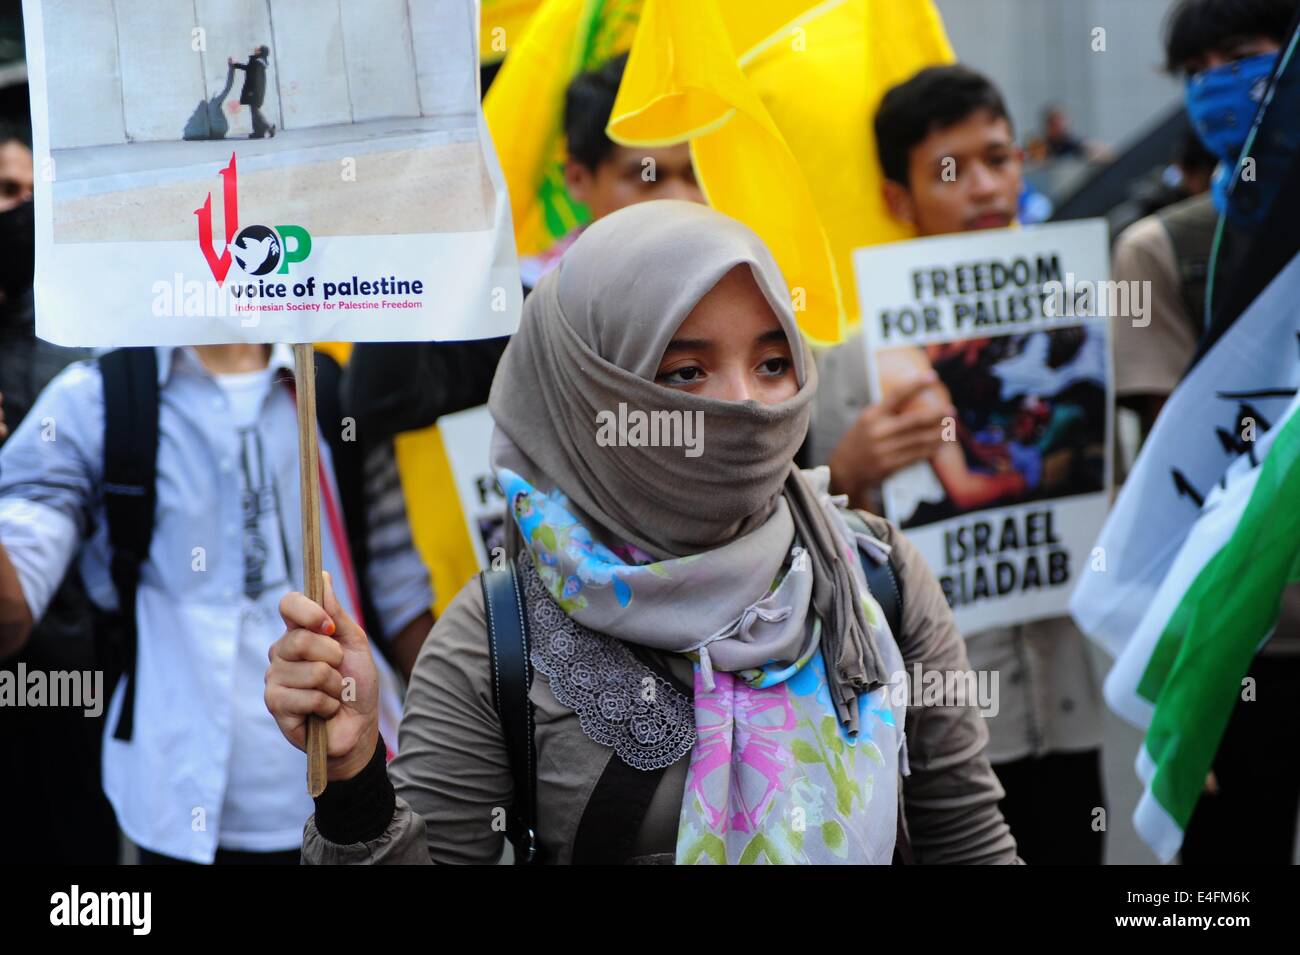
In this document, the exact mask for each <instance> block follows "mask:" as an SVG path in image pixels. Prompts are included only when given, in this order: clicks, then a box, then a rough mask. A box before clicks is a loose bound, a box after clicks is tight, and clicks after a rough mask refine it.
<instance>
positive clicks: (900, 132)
mask: <svg viewBox="0 0 1300 955" xmlns="http://www.w3.org/2000/svg"><path fill="white" fill-rule="evenodd" d="M980 110H985V111H987V112H988V113H990V114H992V116H993V118H994V119H1005V120H1006V121H1007V125H1008V126H1010V125H1012V123H1011V116H1010V114H1008V113H1007V107H1006V103H1004V102H1003V100H1002V94H1001V93H999V92H998V88H997V87H996V86H994V85H993V84H992V83H991V82H989V80H988V78H987V77H985V76H984V75H982V74H980V73H976V72H975V71H974V70H972V69H970V68H969V67H965V66H931V67H927V68H926V69H924V70H922V71H921V72H919V73H917V74H916V75H915V76H913V77H912V78H911V79H910V80H908V81H907V82H905V83H900V84H899V85H898V86H895V87H893V88H892V89H890V90H889V91H888V92H886V93H885V96H884V99H882V100H881V101H880V108H879V109H878V110H876V122H875V128H876V151H877V153H878V154H879V156H880V167H881V169H883V170H884V173H885V178H886V179H889V180H892V181H893V182H897V183H901V184H902V185H904V186H906V185H907V184H908V181H907V168H908V162H909V158H910V156H911V153H912V150H913V149H915V148H916V146H917V145H918V144H920V143H921V142H922V141H923V140H924V139H925V138H926V137H927V136H929V135H930V134H931V133H934V132H937V131H939V130H942V129H947V128H948V127H950V126H955V125H956V124H958V123H960V122H961V121H962V120H964V119H966V118H967V117H968V116H970V115H971V114H972V113H975V112H978V111H980Z"/></svg>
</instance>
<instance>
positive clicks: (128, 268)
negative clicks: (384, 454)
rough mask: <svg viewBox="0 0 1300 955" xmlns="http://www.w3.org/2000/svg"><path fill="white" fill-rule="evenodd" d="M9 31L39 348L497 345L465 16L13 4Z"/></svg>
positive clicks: (484, 160)
mask: <svg viewBox="0 0 1300 955" xmlns="http://www.w3.org/2000/svg"><path fill="white" fill-rule="evenodd" d="M24 16H25V21H26V29H27V62H28V68H29V73H30V84H31V92H32V124H33V130H32V132H33V142H34V147H35V156H36V160H37V181H38V188H37V194H36V210H35V211H36V240H37V249H36V262H37V270H36V281H35V293H36V305H37V308H36V316H37V332H38V334H39V335H40V336H41V337H42V338H45V339H47V340H49V341H53V342H57V343H59V344H64V345H86V346H120V345H160V344H168V345H187V344H216V343H221V342H277V341H283V342H313V341H354V342H360V341H408V340H433V339H467V338H479V337H488V336H496V335H505V334H509V333H510V332H511V331H513V329H514V327H515V324H516V323H517V316H518V307H519V302H520V296H521V293H520V289H519V283H518V278H517V266H516V263H515V253H514V244H513V238H512V228H511V224H510V207H509V202H508V199H507V197H506V192H505V186H504V180H503V177H502V175H501V171H500V168H499V166H498V163H497V160H496V157H495V154H494V152H493V149H492V145H491V142H490V139H489V137H488V134H487V131H486V126H485V124H484V123H483V120H482V114H481V112H480V110H479V103H478V82H477V76H478V67H477V58H476V50H477V45H476V44H477V29H478V7H477V4H476V3H474V2H473V0H455V2H447V0H410V2H409V3H408V2H406V0H376V2H370V3H365V4H357V3H344V4H333V5H326V6H324V7H322V6H321V5H320V4H317V3H313V2H311V0H238V2H230V0H197V2H195V3H185V4H143V3H137V2H131V0H102V2H95V3H77V2H69V0H26V2H25V3H24ZM92 319H93V320H92Z"/></svg>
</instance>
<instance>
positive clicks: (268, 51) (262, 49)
mask: <svg viewBox="0 0 1300 955" xmlns="http://www.w3.org/2000/svg"><path fill="white" fill-rule="evenodd" d="M257 52H258V53H260V54H261V55H262V56H265V57H270V55H271V48H270V47H269V46H267V45H266V44H265V43H263V44H262V45H261V46H259V47H258V48H257Z"/></svg>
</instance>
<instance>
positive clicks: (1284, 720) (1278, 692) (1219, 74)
mask: <svg viewBox="0 0 1300 955" xmlns="http://www.w3.org/2000/svg"><path fill="white" fill-rule="evenodd" d="M1298 16H1300V0H1180V2H1179V3H1178V4H1176V5H1175V6H1174V7H1173V9H1172V10H1171V11H1170V13H1169V15H1168V18H1167V20H1166V32H1165V52H1166V65H1167V69H1168V71H1169V72H1170V73H1171V74H1172V75H1174V76H1178V77H1181V78H1182V79H1183V81H1184V89H1185V95H1186V105H1187V114H1188V118H1189V120H1190V121H1191V125H1192V128H1193V129H1194V130H1195V131H1196V134H1197V135H1198V136H1199V137H1200V139H1201V141H1202V142H1203V143H1204V144H1205V146H1206V148H1207V149H1209V150H1210V151H1211V152H1212V153H1214V155H1215V156H1217V157H1218V159H1219V166H1218V169H1217V170H1216V172H1215V175H1214V177H1213V180H1212V182H1211V185H1210V188H1209V190H1208V191H1207V192H1204V193H1202V194H1200V195H1197V196H1193V197H1192V198H1189V199H1185V200H1183V201H1182V202H1178V203H1175V204H1174V205H1172V206H1167V207H1166V208H1164V209H1162V210H1160V211H1159V212H1157V213H1156V214H1154V215H1152V216H1148V217H1147V218H1145V219H1141V220H1139V221H1138V222H1136V223H1134V224H1133V225H1132V226H1130V227H1129V228H1128V229H1126V230H1125V231H1124V232H1123V233H1122V234H1121V235H1120V237H1119V239H1118V240H1117V241H1116V244H1115V253H1114V256H1113V259H1112V270H1111V271H1112V278H1113V279H1114V280H1116V281H1128V282H1132V281H1139V282H1150V283H1151V284H1150V286H1149V289H1150V291H1149V294H1148V296H1147V300H1148V302H1149V310H1148V311H1147V314H1146V315H1143V316H1122V315H1121V316H1117V317H1116V319H1115V321H1114V322H1113V323H1112V334H1113V336H1114V340H1115V388H1116V395H1117V397H1118V398H1119V400H1120V403H1121V404H1122V405H1125V406H1127V407H1130V408H1132V409H1133V410H1135V411H1137V412H1138V414H1139V417H1140V418H1141V419H1142V426H1143V434H1144V435H1145V434H1146V432H1147V431H1149V429H1150V427H1151V426H1152V424H1154V422H1155V418H1156V416H1157V414H1159V411H1160V408H1161V407H1162V406H1163V404H1164V402H1165V399H1166V398H1167V397H1168V396H1169V394H1170V393H1171V392H1172V391H1173V390H1174V388H1175V387H1176V386H1177V384H1178V382H1179V380H1180V379H1181V378H1182V376H1183V374H1184V373H1185V372H1186V370H1187V368H1188V366H1189V365H1190V364H1191V361H1192V358H1193V356H1194V354H1195V352H1196V347H1197V343H1198V340H1199V339H1200V337H1201V333H1202V330H1203V328H1204V326H1205V316H1206V314H1207V313H1208V312H1209V311H1210V309H1209V303H1207V301H1206V297H1207V295H1208V294H1209V293H1208V292H1207V275H1208V268H1209V263H1210V257H1211V249H1212V246H1213V243H1214V236H1215V233H1216V229H1217V226H1218V221H1219V216H1220V213H1221V212H1222V210H1223V209H1224V208H1225V207H1226V199H1227V196H1228V191H1229V187H1230V186H1231V183H1232V179H1233V177H1234V176H1235V175H1237V174H1238V165H1239V163H1240V160H1241V158H1242V152H1243V150H1244V148H1245V146H1246V142H1247V139H1248V138H1249V135H1250V130H1251V126H1252V124H1253V123H1254V120H1255V114H1256V113H1257V111H1258V108H1259V103H1260V101H1261V99H1262V98H1263V95H1264V91H1265V89H1266V88H1267V85H1268V82H1269V78H1270V76H1271V75H1272V72H1273V68H1274V66H1275V64H1276V61H1277V57H1278V53H1279V51H1280V49H1281V47H1282V44H1283V43H1284V42H1285V41H1286V39H1287V38H1288V37H1289V36H1290V33H1291V30H1292V26H1293V23H1294V22H1295V20H1296V18H1297V17H1298ZM1243 244H1244V243H1242V242H1238V241H1235V240H1234V236H1233V230H1232V229H1228V228H1225V229H1224V230H1223V234H1222V239H1221V240H1220V249H1219V255H1218V259H1217V267H1216V272H1215V275H1216V282H1215V283H1214V285H1215V286H1216V287H1223V285H1224V284H1225V283H1226V282H1227V277H1228V276H1230V275H1231V274H1232V272H1233V271H1234V270H1235V266H1236V265H1237V264H1238V263H1239V262H1240V261H1241V256H1242V255H1243V253H1244V249H1243V248H1242V245H1243ZM1216 300H1217V296H1216ZM1249 676H1250V677H1251V678H1253V680H1254V681H1255V698H1254V699H1253V700H1251V701H1249V702H1241V703H1238V704H1237V708H1236V710H1235V711H1234V712H1233V715H1232V718H1231V720H1230V721H1229V724H1228V728H1227V731H1226V732H1225V733H1224V737H1223V741H1222V743H1221V744H1220V746H1219V751H1218V753H1217V755H1216V757H1215V761H1214V764H1213V771H1212V772H1211V774H1210V776H1209V777H1208V778H1207V780H1206V785H1205V790H1204V792H1203V794H1202V796H1201V799H1200V801H1199V803H1198V805H1197V807H1196V811H1195V813H1194V814H1193V816H1192V819H1191V822H1190V823H1189V825H1188V826H1187V829H1186V837H1185V838H1184V840H1183V848H1182V862H1183V864H1185V865H1197V864H1223V863H1237V864H1242V863H1246V864H1288V863H1290V862H1291V861H1292V857H1293V853H1294V846H1295V839H1296V815H1297V810H1298V809H1300V764H1297V762H1296V761H1295V760H1291V759H1277V758H1276V757H1275V755H1274V754H1276V753H1278V752H1282V751H1284V749H1283V747H1287V746H1289V745H1290V738H1289V732H1288V728H1289V726H1290V725H1291V723H1292V721H1293V713H1292V710H1291V706H1292V703H1291V701H1292V700H1294V699H1295V697H1296V695H1297V694H1300V587H1297V586H1296V585H1292V586H1291V587H1289V588H1288V589H1287V590H1286V591H1285V592H1284V594H1283V603H1282V613H1281V617H1280V619H1279V621H1278V625H1277V629H1276V631H1275V632H1274V635H1273V637H1272V638H1271V639H1270V641H1269V642H1268V644H1267V645H1265V647H1264V648H1263V649H1262V650H1261V651H1260V653H1259V655H1258V656H1257V657H1256V658H1255V662H1254V664H1253V666H1252V667H1251V670H1250V673H1249Z"/></svg>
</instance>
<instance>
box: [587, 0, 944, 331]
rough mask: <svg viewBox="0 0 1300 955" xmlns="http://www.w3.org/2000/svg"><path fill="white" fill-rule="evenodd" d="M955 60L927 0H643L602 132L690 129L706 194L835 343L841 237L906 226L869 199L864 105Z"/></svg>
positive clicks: (877, 236)
mask: <svg viewBox="0 0 1300 955" xmlns="http://www.w3.org/2000/svg"><path fill="white" fill-rule="evenodd" d="M952 59H953V54H952V49H951V47H950V46H949V44H948V40H947V38H946V36H945V35H944V32H943V24H942V22H941V21H940V19H939V15H938V13H937V12H936V11H935V9H934V7H933V5H932V3H931V2H930V0H829V2H824V3H809V2H808V0H801V2H795V0H790V2H784V0H768V2H765V3H762V4H747V3H745V2H741V0H646V3H645V6H644V8H643V10H642V15H641V25H640V29H639V30H638V31H637V34H636V39H635V41H634V43H633V46H632V53H631V56H630V58H629V61H628V66H627V71H626V73H625V74H624V77H623V85H622V86H621V87H620V88H619V94H618V99H617V101H616V102H615V104H614V112H613V115H612V116H611V118H610V125H609V133H610V136H611V138H613V139H615V140H616V141H618V142H620V143H624V144H626V145H645V146H650V145H660V144H663V143H668V142H680V141H682V140H683V139H687V138H689V139H690V140H691V153H692V157H693V159H694V162H695V170H696V176H697V177H698V178H699V181H700V184H701V186H702V188H703V189H704V192H705V194H706V196H707V197H708V200H709V203H710V205H712V206H714V207H715V208H717V209H719V210H720V211H722V212H725V213H727V214H728V215H731V216H734V217H735V218H737V219H739V220H741V221H742V222H745V223H747V224H748V225H749V226H750V227H751V228H753V229H754V231H755V232H757V233H758V234H759V235H760V236H761V237H762V238H763V240H764V241H765V242H766V243H767V244H768V246H769V248H771V249H772V252H773V254H774V255H775V256H776V259H777V262H778V263H779V264H780V265H781V268H782V271H783V272H784V273H785V276H786V280H787V282H788V283H789V285H790V288H791V294H792V296H793V299H794V306H795V310H796V315H797V317H798V318H799V322H800V326H801V327H802V328H803V330H804V332H805V334H807V335H808V337H809V338H811V339H812V340H813V341H817V342H834V341H839V340H840V339H841V338H842V337H843V335H844V331H845V326H846V319H847V320H854V319H856V311H857V306H856V290H855V287H854V284H853V272H852V267H851V258H850V257H851V253H852V251H853V249H855V248H858V247H860V246H864V245H871V244H874V243H877V242H885V241H890V240H894V239H900V238H907V237H908V233H907V232H906V231H904V230H903V229H902V227H901V226H898V225H897V224H895V223H893V222H892V221H891V220H890V219H889V217H888V215H887V214H886V212H885V208H884V202H883V199H882V198H881V174H880V170H879V163H878V161H877V159H876V154H875V143H874V138H873V135H872V118H873V116H874V114H875V110H876V107H877V106H878V105H879V102H880V98H881V96H882V95H884V92H885V90H886V89H888V88H889V87H890V86H893V85H895V84H897V83H899V82H901V81H903V80H905V79H907V78H908V77H910V76H911V75H912V74H914V73H915V72H917V71H918V70H920V69H921V68H923V67H925V66H928V65H931V64H935V63H946V62H951V61H952Z"/></svg>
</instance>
